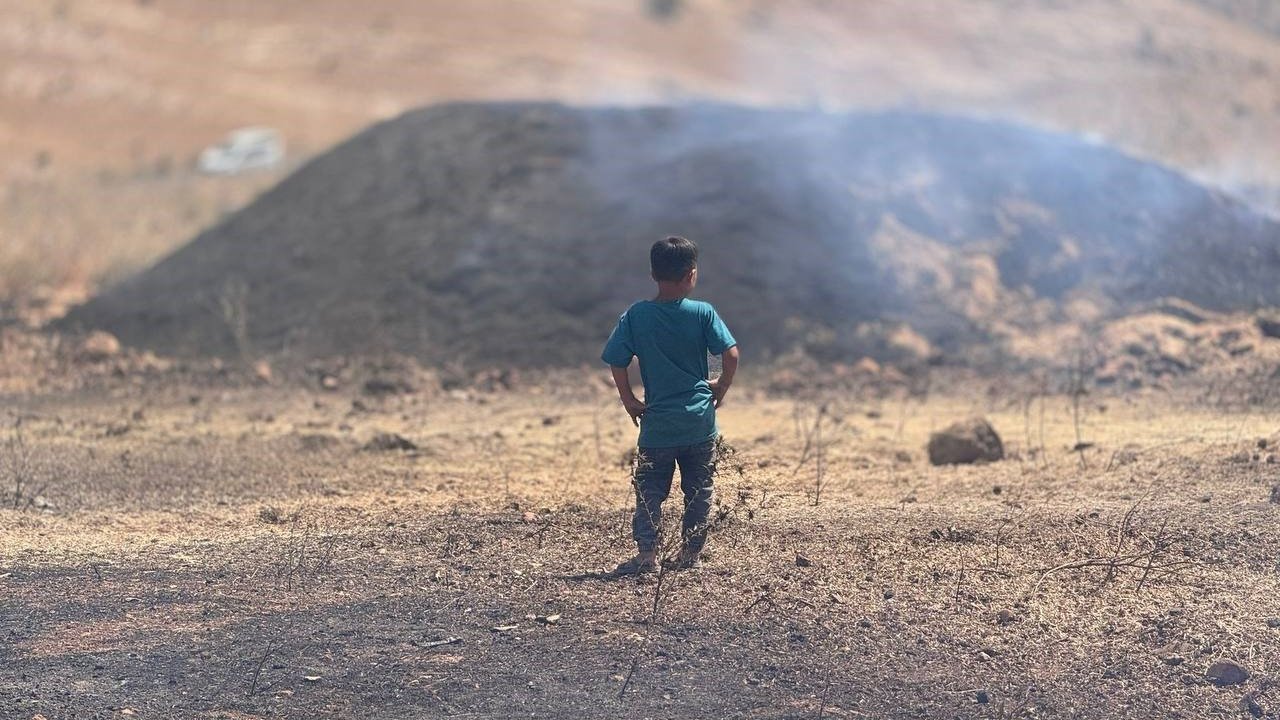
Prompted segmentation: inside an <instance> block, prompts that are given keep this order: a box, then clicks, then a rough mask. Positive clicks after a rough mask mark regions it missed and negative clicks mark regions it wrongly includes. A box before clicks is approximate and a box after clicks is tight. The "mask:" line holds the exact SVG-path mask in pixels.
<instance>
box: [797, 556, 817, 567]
mask: <svg viewBox="0 0 1280 720" xmlns="http://www.w3.org/2000/svg"><path fill="white" fill-rule="evenodd" d="M812 565H813V561H812V560H810V559H809V558H807V557H805V556H804V555H801V554H800V553H796V567H811V566H812Z"/></svg>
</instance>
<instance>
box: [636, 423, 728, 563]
mask: <svg viewBox="0 0 1280 720" xmlns="http://www.w3.org/2000/svg"><path fill="white" fill-rule="evenodd" d="M677 464H679V465H680V489H681V490H682V491H683V492H684V522H683V523H682V526H683V531H682V533H681V538H682V539H683V541H684V547H685V551H686V552H689V553H699V552H702V546H703V544H705V543H706V540H707V515H708V513H709V512H710V511H711V487H712V479H713V478H714V477H715V473H716V441H715V440H714V439H713V440H708V441H706V442H703V443H698V444H697V445H686V446H684V447H670V448H644V447H642V448H639V450H638V454H637V456H636V469H635V475H634V477H633V478H632V485H634V486H635V489H636V513H635V516H634V517H632V519H631V537H632V539H634V540H635V541H636V546H637V547H638V548H639V549H640V552H648V551H652V550H655V549H657V547H658V529H659V528H660V527H661V526H662V501H663V500H666V499H667V495H668V494H670V492H671V479H672V477H673V475H674V474H675V467H676V465H677Z"/></svg>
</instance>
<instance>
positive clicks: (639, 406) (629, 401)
mask: <svg viewBox="0 0 1280 720" xmlns="http://www.w3.org/2000/svg"><path fill="white" fill-rule="evenodd" d="M622 407H624V408H626V409H627V414H628V415H630V416H631V424H632V425H636V426H639V425H640V418H641V417H643V416H644V410H645V408H644V403H643V402H642V401H641V400H640V399H639V398H637V397H635V396H632V397H629V398H622Z"/></svg>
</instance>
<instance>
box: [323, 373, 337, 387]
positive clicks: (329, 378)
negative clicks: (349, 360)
mask: <svg viewBox="0 0 1280 720" xmlns="http://www.w3.org/2000/svg"><path fill="white" fill-rule="evenodd" d="M320 387H322V388H324V389H325V390H337V389H338V378H337V377H335V376H333V375H324V376H321V378H320Z"/></svg>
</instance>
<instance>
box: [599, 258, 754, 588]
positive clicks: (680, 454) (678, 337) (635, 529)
mask: <svg viewBox="0 0 1280 720" xmlns="http://www.w3.org/2000/svg"><path fill="white" fill-rule="evenodd" d="M649 265H650V268H651V269H652V274H653V279H654V281H655V282H657V283H658V295H657V297H655V298H654V299H653V300H642V301H640V302H637V303H635V304H634V305H632V306H631V307H630V308H628V309H627V311H626V312H625V313H623V315H622V317H621V318H620V319H619V320H618V325H617V327H615V328H614V329H613V333H612V334H611V335H610V336H609V341H608V343H606V344H605V347H604V352H603V353H601V355H600V357H601V359H602V360H604V361H605V362H606V363H608V364H609V366H610V369H611V370H612V371H613V382H614V384H615V385H617V386H618V395H619V396H620V397H621V398H622V405H623V407H625V408H626V410H627V414H628V415H630V416H631V421H632V422H633V423H635V424H636V425H639V426H640V439H639V441H638V442H637V445H638V449H637V456H636V470H635V476H634V478H633V479H632V483H633V484H634V485H635V490H636V512H635V516H634V517H633V518H632V522H631V536H632V539H634V540H635V542H636V547H637V548H638V551H639V552H638V553H637V554H636V556H635V557H634V558H632V559H630V560H628V561H626V562H624V563H622V564H621V565H619V566H618V569H617V571H616V573H617V574H619V575H627V574H639V573H646V572H653V571H654V570H656V569H657V547H658V528H659V527H660V525H661V519H662V501H663V500H666V499H667V494H668V493H669V492H670V491H671V479H672V475H673V473H674V472H675V466H676V464H679V465H680V489H681V490H682V491H683V492H684V522H683V533H682V535H681V538H682V540H683V545H682V547H681V550H680V554H679V556H678V557H677V558H676V561H675V562H676V567H677V568H680V569H684V568H695V567H698V566H699V561H698V555H699V553H701V552H702V546H703V544H704V543H705V541H706V522H707V513H708V512H709V511H710V509H711V484H712V476H713V475H714V473H715V443H716V436H717V434H718V430H717V428H716V408H718V407H720V403H722V402H723V401H724V396H725V394H726V393H727V392H729V385H730V384H732V383H733V375H734V373H735V372H737V369H738V348H737V342H736V341H735V340H734V339H733V336H732V335H730V334H729V329H728V328H727V327H725V325H724V322H722V321H721V320H720V316H719V315H717V314H716V311H715V308H713V307H711V305H709V304H708V303H705V302H699V301H697V300H690V299H689V294H690V293H691V292H693V288H694V286H695V285H697V284H698V246H697V245H694V244H693V243H692V242H690V241H689V240H686V239H684V238H682V237H669V238H667V239H666V240H660V241H658V242H656V243H654V244H653V247H652V248H651V249H650V250H649ZM708 352H710V353H711V354H713V355H721V356H722V360H723V365H724V371H723V372H722V373H721V375H720V377H719V378H717V379H716V380H713V381H708V379H707V353H708ZM632 357H638V358H639V359H640V375H641V377H642V378H643V379H644V400H643V401H641V400H639V399H638V398H636V396H635V393H634V392H633V391H632V390H631V381H630V379H629V378H628V376H627V366H628V365H630V364H631V358H632Z"/></svg>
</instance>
